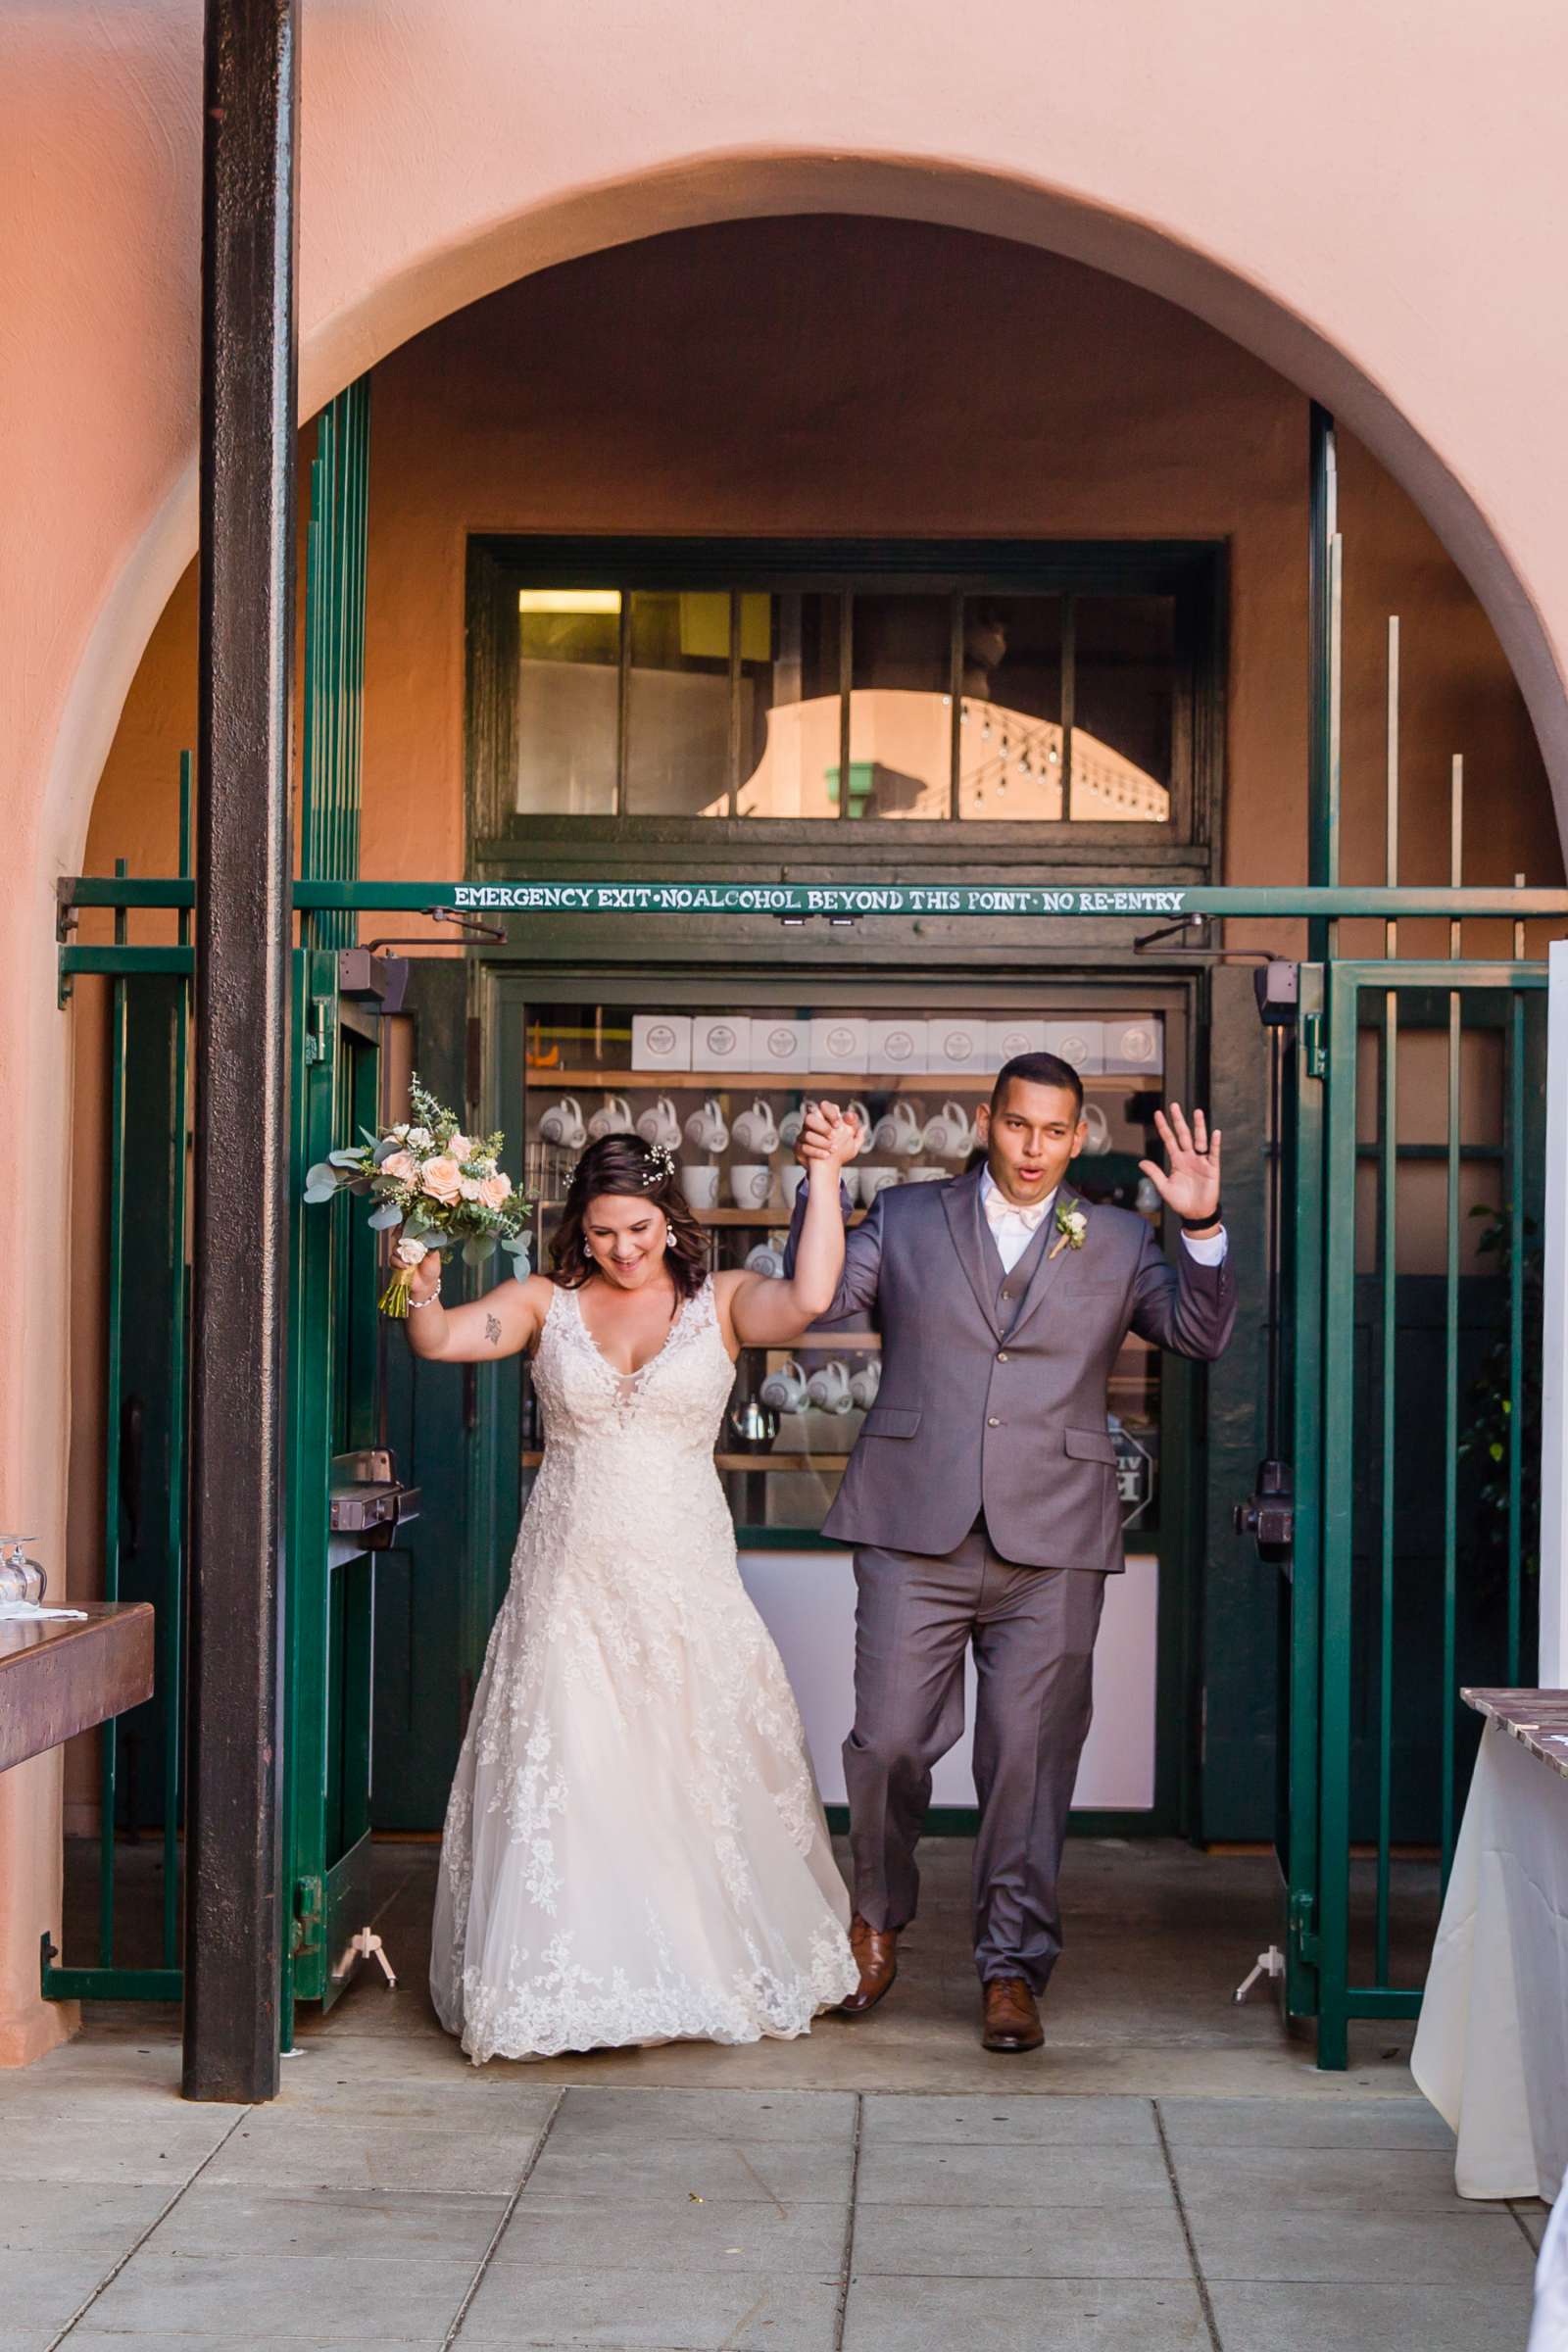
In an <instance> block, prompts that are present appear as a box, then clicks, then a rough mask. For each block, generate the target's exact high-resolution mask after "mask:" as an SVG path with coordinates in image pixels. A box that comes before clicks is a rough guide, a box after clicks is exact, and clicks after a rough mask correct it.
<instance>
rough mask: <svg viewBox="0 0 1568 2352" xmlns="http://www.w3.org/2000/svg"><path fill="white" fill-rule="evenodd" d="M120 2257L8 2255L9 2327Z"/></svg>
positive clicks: (30, 2321)
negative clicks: (105, 2259)
mask: <svg viewBox="0 0 1568 2352" xmlns="http://www.w3.org/2000/svg"><path fill="white" fill-rule="evenodd" d="M1523 2242H1524V2241H1523V2239H1521V2240H1520V2243H1521V2244H1523ZM117 2259H118V2258H117V2257H116V2256H114V2255H111V2256H110V2258H109V2260H108V2261H107V2262H105V2261H102V2260H100V2259H99V2257H98V2256H97V2255H86V2256H83V2255H75V2256H70V2255H59V2254H53V2253H50V2254H8V2255H7V2256H6V2258H5V2268H4V2273H3V2275H0V2279H3V2282H0V2305H3V2308H4V2311H5V2322H6V2326H7V2327H8V2328H10V2329H12V2330H13V2331H14V2332H16V2333H18V2334H22V2335H26V2334H27V2333H29V2331H30V2332H31V2334H32V2336H33V2339H34V2342H35V2344H45V2343H47V2342H48V2341H49V2338H50V2337H51V2336H52V2335H54V2334H55V2333H56V2332H57V2331H58V2330H59V2329H60V2328H62V2327H64V2326H65V2324H66V2322H67V2321H68V2320H69V2319H70V2317H71V2315H72V2313H73V2311H76V2310H77V2309H79V2307H80V2306H81V2305H82V2304H83V2303H85V2302H86V2300H87V2298H88V2296H89V2295H90V2294H91V2293H92V2292H93V2290H94V2288H95V2287H96V2286H98V2284H99V2283H100V2281H101V2280H102V2279H103V2278H105V2277H106V2276H107V2274H108V2273H109V2271H110V2270H112V2269H113V2267H114V2264H115V2261H116V2260H117Z"/></svg>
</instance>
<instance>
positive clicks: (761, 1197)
mask: <svg viewBox="0 0 1568 2352" xmlns="http://www.w3.org/2000/svg"><path fill="white" fill-rule="evenodd" d="M729 1189H730V1195H731V1197H732V1199H733V1200H734V1202H735V1205H736V1207H737V1208H765V1207H766V1205H767V1196H768V1194H769V1193H770V1192H771V1191H772V1189H773V1171H772V1169H771V1168H770V1167H768V1166H767V1165H766V1163H765V1162H764V1163H763V1164H762V1165H761V1166H757V1165H755V1164H754V1163H752V1162H749V1161H746V1160H737V1161H736V1163H735V1164H734V1166H733V1167H731V1169H730V1172H729Z"/></svg>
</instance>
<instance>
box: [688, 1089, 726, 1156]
mask: <svg viewBox="0 0 1568 2352" xmlns="http://www.w3.org/2000/svg"><path fill="white" fill-rule="evenodd" d="M686 1132H687V1134H688V1135H689V1136H690V1137H691V1140H692V1142H693V1143H694V1144H695V1145H696V1146H697V1149H698V1151H699V1152H727V1151H728V1150H729V1129H728V1128H727V1127H726V1126H725V1124H724V1113H723V1112H722V1111H721V1110H720V1109H719V1107H718V1097H717V1096H716V1095H710V1096H709V1098H708V1101H707V1102H706V1103H704V1104H703V1107H702V1109H701V1110H694V1111H693V1112H692V1115H691V1117H690V1118H689V1119H688V1120H687V1122H686Z"/></svg>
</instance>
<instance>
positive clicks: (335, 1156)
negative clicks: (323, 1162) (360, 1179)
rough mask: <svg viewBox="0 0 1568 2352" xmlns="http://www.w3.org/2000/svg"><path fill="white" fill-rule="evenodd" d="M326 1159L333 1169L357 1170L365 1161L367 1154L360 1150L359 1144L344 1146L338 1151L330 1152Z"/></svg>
mask: <svg viewBox="0 0 1568 2352" xmlns="http://www.w3.org/2000/svg"><path fill="white" fill-rule="evenodd" d="M326 1157H327V1162H328V1165H329V1166H331V1167H334V1168H357V1167H358V1166H359V1165H360V1163H361V1161H362V1160H363V1159H364V1157H365V1153H364V1152H362V1151H361V1150H360V1147H359V1145H358V1144H344V1145H343V1146H342V1147H341V1148H340V1149H339V1150H338V1151H336V1152H328V1153H327V1155H326Z"/></svg>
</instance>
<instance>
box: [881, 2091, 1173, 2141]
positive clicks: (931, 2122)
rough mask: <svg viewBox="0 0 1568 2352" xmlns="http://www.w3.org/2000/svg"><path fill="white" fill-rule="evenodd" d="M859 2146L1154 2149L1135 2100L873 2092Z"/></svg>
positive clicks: (1146, 2109) (1146, 2112) (1146, 2107)
mask: <svg viewBox="0 0 1568 2352" xmlns="http://www.w3.org/2000/svg"><path fill="white" fill-rule="evenodd" d="M863 2117H864V2120H863V2122H862V2125H861V2146H862V2147H864V2148H871V2147H876V2148H880V2147H887V2146H895V2145H900V2144H905V2145H912V2144H915V2143H917V2142H920V2141H924V2140H946V2141H949V2142H950V2143H961V2144H963V2145H966V2146H982V2147H999V2148H1001V2147H1019V2146H1029V2145H1034V2146H1042V2147H1060V2148H1076V2147H1083V2146H1085V2145H1093V2146H1100V2147H1106V2148H1111V2147H1116V2148H1141V2147H1150V2148H1152V2147H1155V2146H1157V2144H1158V2137H1157V2134H1156V2132H1155V2130H1154V2111H1153V2106H1152V2102H1151V2101H1150V2100H1148V2099H1141V2098H1097V2097H1093V2096H1091V2097H1088V2098H1072V2097H1070V2096H1069V2097H1062V2096H1059V2095H1058V2096H1055V2097H1053V2096H1051V2095H1050V2094H1047V2095H1045V2096H1040V2095H1036V2096H1033V2097H1021V2098H1018V2097H1014V2098H1009V2097H1008V2096H1007V2095H1006V2094H1005V2093H999V2094H998V2095H997V2096H996V2097H995V2098H990V2099H988V2098H983V2097H980V2096H978V2095H975V2096H971V2097H968V2098H952V2097H943V2096H941V2095H940V2094H931V2095H928V2096H920V2095H918V2094H916V2095H909V2094H906V2093H900V2092H889V2091H876V2092H871V2093H869V2094H868V2095H867V2097H866V2099H865V2101H864V2108H863Z"/></svg>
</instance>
